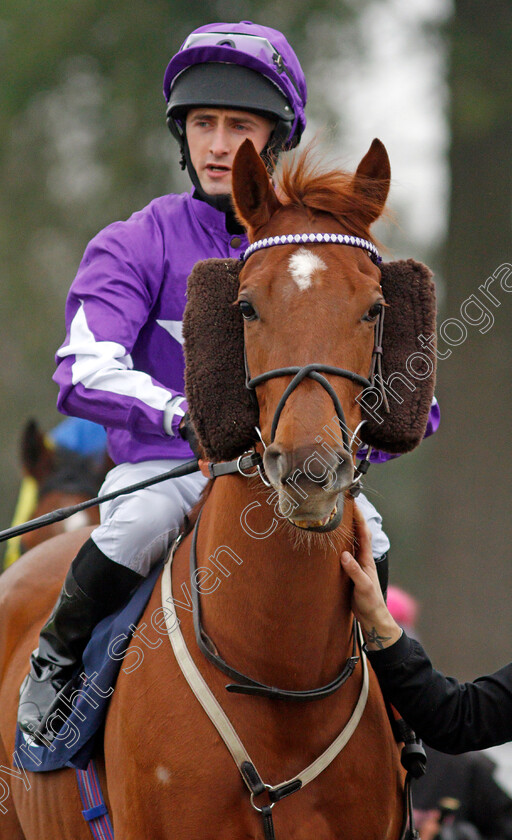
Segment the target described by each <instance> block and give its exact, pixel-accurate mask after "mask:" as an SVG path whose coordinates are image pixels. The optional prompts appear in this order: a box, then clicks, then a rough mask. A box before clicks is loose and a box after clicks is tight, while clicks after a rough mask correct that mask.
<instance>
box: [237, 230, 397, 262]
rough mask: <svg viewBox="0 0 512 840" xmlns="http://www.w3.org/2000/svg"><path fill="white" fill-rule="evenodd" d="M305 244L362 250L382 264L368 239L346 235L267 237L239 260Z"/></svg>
mask: <svg viewBox="0 0 512 840" xmlns="http://www.w3.org/2000/svg"><path fill="white" fill-rule="evenodd" d="M306 242H333V243H335V244H337V245H352V246H353V247H355V248H363V249H364V250H365V251H367V252H368V256H369V257H370V259H371V260H372V262H374V263H375V265H378V264H379V263H380V262H382V257H381V256H380V254H379V252H378V251H377V248H376V247H375V245H374V244H373V242H370V241H369V240H368V239H361V237H360V236H350V235H349V234H347V233H289V234H287V235H285V236H269V237H268V239H257V240H256V242H253V243H252V245H249V247H248V248H247V250H246V251H245V252H244V253H243V254H242V255H241V257H240V259H241V260H242V262H245V261H246V260H247V259H249V257H250V256H251V254H254V253H255V252H256V251H261V250H262V249H263V248H271V247H272V246H273V245H301V244H304V243H306Z"/></svg>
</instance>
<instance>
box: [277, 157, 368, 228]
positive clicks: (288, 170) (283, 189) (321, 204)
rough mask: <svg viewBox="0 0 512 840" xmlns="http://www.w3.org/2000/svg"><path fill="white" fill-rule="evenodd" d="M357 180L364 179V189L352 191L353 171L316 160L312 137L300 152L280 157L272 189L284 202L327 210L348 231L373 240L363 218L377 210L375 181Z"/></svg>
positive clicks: (293, 205)
mask: <svg viewBox="0 0 512 840" xmlns="http://www.w3.org/2000/svg"><path fill="white" fill-rule="evenodd" d="M359 180H360V181H363V180H364V181H365V183H364V190H363V191H358V192H357V193H356V192H355V191H354V173H350V172H347V171H346V170H344V169H341V168H335V167H334V166H333V167H332V168H328V169H326V168H325V167H324V164H323V163H322V161H321V160H320V150H319V148H318V143H317V142H316V141H313V142H312V143H309V144H308V145H307V146H306V147H305V149H304V150H303V151H301V152H300V153H294V154H291V155H287V156H285V157H284V158H283V159H282V162H281V166H280V169H279V172H278V173H277V176H276V190H277V193H278V196H279V200H280V201H281V202H282V204H284V205H285V206H288V207H297V208H304V209H306V210H312V211H315V212H324V213H328V214H330V215H331V216H333V217H334V218H335V219H336V220H337V221H338V222H339V223H340V224H341V225H342V226H343V227H344V228H345V229H346V230H347V232H348V233H352V234H354V235H355V236H361V237H363V238H365V239H370V241H374V240H373V239H372V237H371V235H370V233H369V230H368V226H367V223H366V222H365V219H367V218H369V217H372V216H373V217H378V216H379V215H380V213H381V209H382V208H381V205H382V198H381V195H380V192H379V182H377V181H372V180H371V179H369V178H368V179H362V178H359Z"/></svg>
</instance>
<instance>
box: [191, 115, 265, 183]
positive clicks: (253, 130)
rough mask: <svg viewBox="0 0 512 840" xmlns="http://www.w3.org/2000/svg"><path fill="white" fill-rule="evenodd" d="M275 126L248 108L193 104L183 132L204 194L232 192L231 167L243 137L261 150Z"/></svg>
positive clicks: (258, 150) (257, 149)
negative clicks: (238, 109)
mask: <svg viewBox="0 0 512 840" xmlns="http://www.w3.org/2000/svg"><path fill="white" fill-rule="evenodd" d="M273 128H274V123H273V122H272V121H271V120H268V119H266V117H262V116H260V115H259V114H253V113H251V112H249V111H232V110H231V109H224V108H209V107H205V108H192V109H191V110H190V111H189V112H188V114H187V121H186V132H187V140H188V148H189V151H190V159H191V161H192V165H193V167H194V169H195V170H196V172H197V176H198V178H199V182H200V184H201V186H202V188H203V190H204V191H205V193H207V195H226V194H228V193H231V167H232V165H233V160H234V157H235V154H236V152H237V151H238V147H239V146H241V144H242V143H243V141H244V140H245V139H246V138H249V140H252V142H253V143H254V145H255V147H256V151H257V152H258V153H259V152H262V151H263V149H264V148H265V146H266V144H267V141H268V139H269V137H270V135H271V133H272V130H273Z"/></svg>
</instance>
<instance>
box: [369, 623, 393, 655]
mask: <svg viewBox="0 0 512 840" xmlns="http://www.w3.org/2000/svg"><path fill="white" fill-rule="evenodd" d="M391 638H392V637H391V636H380V635H379V633H378V632H377V628H376V627H372V629H371V630H370V631H369V632H368V633H367V634H366V642H367V644H371V645H375V646H376V647H378V648H379V650H383V649H384V644H383V642H389V641H391Z"/></svg>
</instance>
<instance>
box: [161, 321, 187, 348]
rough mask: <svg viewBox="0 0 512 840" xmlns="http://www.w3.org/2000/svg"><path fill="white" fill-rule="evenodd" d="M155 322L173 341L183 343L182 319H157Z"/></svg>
mask: <svg viewBox="0 0 512 840" xmlns="http://www.w3.org/2000/svg"><path fill="white" fill-rule="evenodd" d="M157 324H159V326H161V327H163V328H164V330H166V332H168V333H169V335H170V336H172V338H174V339H175V341H178V342H179V343H180V344H183V321H159V320H157Z"/></svg>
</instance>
